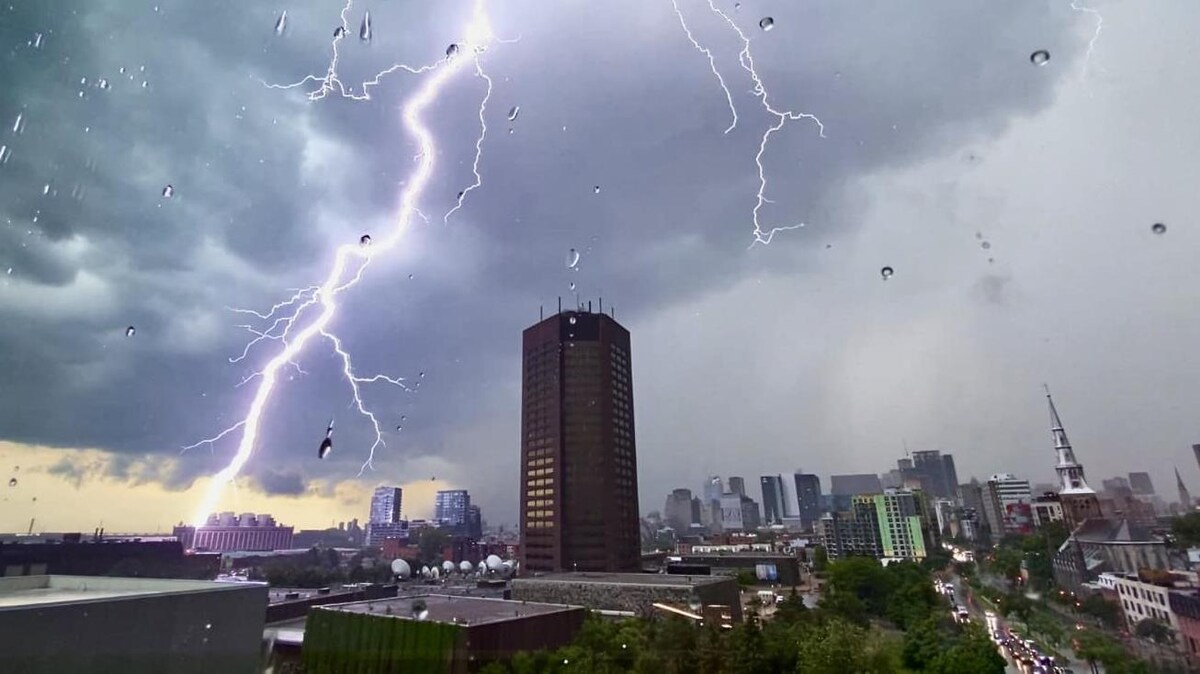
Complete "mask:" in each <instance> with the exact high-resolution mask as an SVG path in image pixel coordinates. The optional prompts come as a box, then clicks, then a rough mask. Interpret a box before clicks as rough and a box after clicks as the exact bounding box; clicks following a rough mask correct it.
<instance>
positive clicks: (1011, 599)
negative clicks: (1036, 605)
mask: <svg viewBox="0 0 1200 674" xmlns="http://www.w3.org/2000/svg"><path fill="white" fill-rule="evenodd" d="M997 608H999V609H1000V615H1003V616H1005V617H1008V616H1010V615H1012V616H1016V617H1017V619H1018V620H1020V621H1021V622H1023V623H1025V624H1026V625H1028V624H1029V616H1030V614H1032V613H1033V602H1032V601H1030V599H1029V597H1026V596H1025V595H1024V594H1023V593H1021V592H1016V591H1014V592H1009V593H1008V594H1006V595H1004V596H1003V597H1001V598H1000V601H999V602H998V604H997Z"/></svg>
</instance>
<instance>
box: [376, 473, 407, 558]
mask: <svg viewBox="0 0 1200 674" xmlns="http://www.w3.org/2000/svg"><path fill="white" fill-rule="evenodd" d="M403 495H404V490H402V489H400V487H376V488H375V493H374V494H372V495H371V515H370V517H368V518H367V538H366V543H367V545H379V544H380V543H381V542H382V541H383V540H385V539H388V538H405V537H407V536H408V523H407V522H404V521H402V520H401V519H400V506H401V503H402V497H403Z"/></svg>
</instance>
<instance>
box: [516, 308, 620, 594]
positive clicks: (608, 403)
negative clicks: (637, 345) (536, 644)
mask: <svg viewBox="0 0 1200 674" xmlns="http://www.w3.org/2000/svg"><path fill="white" fill-rule="evenodd" d="M522 342H523V353H524V357H523V365H522V404H521V506H522V507H521V535H522V545H521V557H522V560H521V562H522V567H523V568H524V569H526V570H527V571H564V570H565V571H571V570H578V571H638V570H639V569H640V567H641V557H640V538H639V532H640V523H639V518H638V488H637V451H636V445H635V441H634V415H633V381H632V378H633V366H632V361H631V358H630V349H629V331H628V330H626V329H625V328H624V327H622V326H621V324H620V323H617V321H616V320H615V319H613V318H612V317H610V316H606V315H604V314H603V313H592V312H591V310H590V306H589V307H588V308H587V309H583V308H581V309H579V310H576V311H560V312H559V313H557V314H555V315H554V316H551V317H550V318H547V319H545V320H542V321H540V322H538V323H537V324H535V325H533V326H531V327H529V328H526V330H525V332H524V334H523V336H522Z"/></svg>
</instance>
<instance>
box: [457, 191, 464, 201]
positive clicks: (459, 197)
mask: <svg viewBox="0 0 1200 674" xmlns="http://www.w3.org/2000/svg"><path fill="white" fill-rule="evenodd" d="M464 194H466V192H465V191H463V192H459V193H458V197H457V198H458V200H459V201H462V198H463V195H464Z"/></svg>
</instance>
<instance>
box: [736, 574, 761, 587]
mask: <svg viewBox="0 0 1200 674" xmlns="http://www.w3.org/2000/svg"><path fill="white" fill-rule="evenodd" d="M757 582H758V576H756V575H754V572H753V571H746V570H742V571H738V572H737V583H738V585H739V586H740V587H750V586H752V585H754V584H755V583H757Z"/></svg>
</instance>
